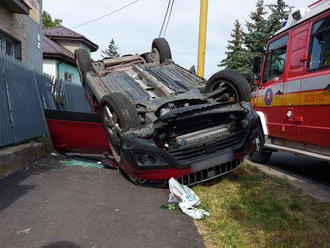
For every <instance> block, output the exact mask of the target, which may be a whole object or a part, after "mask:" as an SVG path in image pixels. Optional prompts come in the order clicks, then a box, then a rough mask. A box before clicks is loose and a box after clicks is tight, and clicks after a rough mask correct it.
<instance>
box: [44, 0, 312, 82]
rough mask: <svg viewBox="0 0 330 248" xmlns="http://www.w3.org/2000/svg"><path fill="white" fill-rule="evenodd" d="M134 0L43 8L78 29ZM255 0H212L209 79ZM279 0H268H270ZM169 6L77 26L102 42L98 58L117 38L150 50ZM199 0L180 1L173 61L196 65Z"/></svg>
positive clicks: (123, 44)
mask: <svg viewBox="0 0 330 248" xmlns="http://www.w3.org/2000/svg"><path fill="white" fill-rule="evenodd" d="M315 1H316V0H287V1H286V3H287V4H288V5H290V6H293V7H294V9H300V8H303V7H306V6H308V5H309V4H311V3H312V2H315ZM130 2H132V0H43V9H44V10H46V11H47V12H49V13H50V14H51V16H52V17H53V18H60V19H63V25H64V26H65V27H68V28H73V27H75V26H78V25H80V24H82V23H85V22H88V21H90V20H92V19H95V18H97V17H99V16H103V15H105V14H107V13H109V12H111V11H113V10H115V9H118V8H120V7H122V6H123V5H126V4H128V3H130ZM255 2H256V0H231V1H228V0H227V1H224V0H209V12H208V30H207V47H206V58H205V78H209V77H210V76H211V75H212V74H214V73H216V72H217V71H219V70H220V69H221V68H219V67H218V66H217V65H218V64H219V62H220V60H221V59H223V58H225V51H226V46H227V41H228V40H229V39H230V33H231V30H232V28H233V24H234V21H235V20H236V19H239V20H240V22H241V23H242V24H245V22H246V21H247V20H248V19H249V14H250V12H251V11H253V10H254V9H255ZM274 2H276V0H265V4H270V3H274ZM166 7H167V0H139V1H138V2H137V3H135V4H134V5H131V6H130V7H128V8H126V9H123V10H121V11H119V12H117V13H115V14H113V15H110V16H108V17H106V18H104V19H102V20H99V21H96V22H93V23H90V24H88V25H85V26H82V27H79V28H76V29H73V30H74V31H76V32H78V33H80V34H82V35H84V36H86V37H87V38H88V39H90V40H91V41H93V42H95V43H96V44H98V45H99V47H100V48H99V50H98V51H97V52H96V53H94V54H93V55H92V57H93V58H94V59H95V60H96V59H99V58H100V57H101V56H100V54H101V50H104V49H106V47H107V45H108V44H109V41H110V40H111V39H112V38H113V39H114V40H115V42H116V44H117V46H118V47H119V52H120V54H122V55H123V54H135V53H143V52H146V51H150V49H151V43H152V40H153V39H154V38H157V37H158V35H159V31H160V28H161V25H162V21H163V18H164V14H165V11H166ZM199 9H200V0H175V3H174V7H173V12H172V17H171V20H170V22H169V26H168V30H167V33H166V35H165V38H166V39H167V40H168V42H169V44H170V46H171V50H172V57H173V60H174V61H175V62H176V63H177V64H180V65H181V66H183V67H185V68H188V69H189V68H190V67H191V66H192V65H195V66H196V65H197V51H198V31H199Z"/></svg>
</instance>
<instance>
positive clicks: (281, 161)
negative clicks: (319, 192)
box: [267, 152, 330, 187]
mask: <svg viewBox="0 0 330 248" xmlns="http://www.w3.org/2000/svg"><path fill="white" fill-rule="evenodd" d="M267 165H269V166H271V167H274V168H277V169H280V170H282V171H287V172H289V173H293V174H295V175H297V176H300V177H304V178H307V179H309V180H312V181H314V182H316V183H319V184H323V185H325V186H328V187H329V186H330V163H328V162H325V161H322V160H318V159H314V158H311V157H307V156H296V155H294V154H293V153H289V152H274V153H273V154H272V157H271V160H270V161H269V162H268V164H267Z"/></svg>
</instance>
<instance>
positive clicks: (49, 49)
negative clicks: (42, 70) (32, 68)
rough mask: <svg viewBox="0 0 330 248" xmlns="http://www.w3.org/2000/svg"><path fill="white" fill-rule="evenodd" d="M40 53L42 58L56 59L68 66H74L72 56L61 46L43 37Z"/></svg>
mask: <svg viewBox="0 0 330 248" xmlns="http://www.w3.org/2000/svg"><path fill="white" fill-rule="evenodd" d="M42 52H43V57H44V58H52V59H53V58H57V59H59V60H63V61H65V62H67V63H70V64H75V58H74V54H73V53H72V52H71V51H69V50H68V49H66V48H64V47H63V46H61V45H59V44H57V43H56V42H55V41H52V40H51V39H49V38H48V37H46V36H45V35H44V40H43V43H42Z"/></svg>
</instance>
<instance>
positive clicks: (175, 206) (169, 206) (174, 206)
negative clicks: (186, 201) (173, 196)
mask: <svg viewBox="0 0 330 248" xmlns="http://www.w3.org/2000/svg"><path fill="white" fill-rule="evenodd" d="M161 208H163V209H168V210H170V211H174V210H176V209H179V208H180V207H179V205H178V204H174V203H165V204H163V205H162V206H161Z"/></svg>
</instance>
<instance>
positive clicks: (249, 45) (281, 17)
mask: <svg viewBox="0 0 330 248" xmlns="http://www.w3.org/2000/svg"><path fill="white" fill-rule="evenodd" d="M267 9H268V10H269V13H268V12H267ZM291 9H292V7H290V6H288V5H287V4H286V3H285V2H284V0H277V2H276V3H275V4H270V5H267V6H265V5H264V0H257V2H256V9H255V10H254V11H253V12H251V13H250V20H249V21H248V22H246V25H245V26H246V32H244V31H243V28H242V26H241V25H240V23H239V21H238V20H236V21H235V24H234V29H233V30H232V34H231V37H232V38H233V39H231V40H229V41H228V46H227V51H226V58H225V59H223V60H222V61H221V62H220V64H219V66H221V67H225V68H227V69H233V70H237V71H238V72H240V73H241V74H242V75H243V76H244V77H246V79H247V80H248V81H249V82H250V83H251V86H252V81H253V72H252V62H253V58H254V57H256V56H262V55H263V54H264V49H265V47H266V44H267V41H268V39H269V38H270V37H271V36H272V35H274V33H275V32H276V31H278V30H279V29H280V28H281V26H282V22H283V21H285V20H287V18H288V15H289V13H290V11H291Z"/></svg>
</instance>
